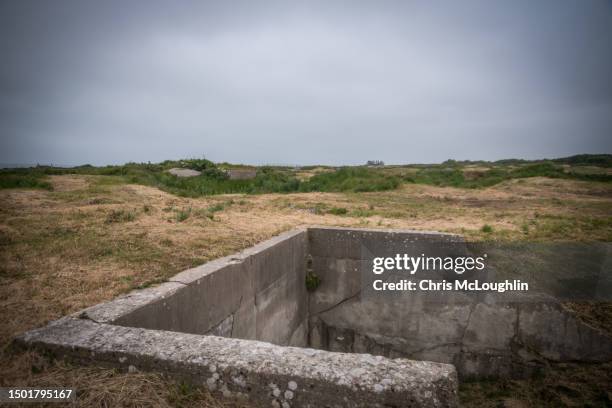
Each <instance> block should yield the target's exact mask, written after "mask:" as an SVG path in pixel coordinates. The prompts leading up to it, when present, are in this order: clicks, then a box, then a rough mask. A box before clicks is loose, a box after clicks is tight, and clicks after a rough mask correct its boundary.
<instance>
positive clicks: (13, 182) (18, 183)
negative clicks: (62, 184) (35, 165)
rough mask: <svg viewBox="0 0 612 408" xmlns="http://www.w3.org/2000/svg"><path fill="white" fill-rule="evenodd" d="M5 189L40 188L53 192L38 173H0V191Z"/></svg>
mask: <svg viewBox="0 0 612 408" xmlns="http://www.w3.org/2000/svg"><path fill="white" fill-rule="evenodd" d="M5 188H42V189H44V190H53V187H52V186H51V183H49V182H48V181H45V180H44V174H42V173H38V172H34V171H32V172H11V171H2V172H0V189H5Z"/></svg>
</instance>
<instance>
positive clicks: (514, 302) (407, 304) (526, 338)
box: [309, 228, 612, 378]
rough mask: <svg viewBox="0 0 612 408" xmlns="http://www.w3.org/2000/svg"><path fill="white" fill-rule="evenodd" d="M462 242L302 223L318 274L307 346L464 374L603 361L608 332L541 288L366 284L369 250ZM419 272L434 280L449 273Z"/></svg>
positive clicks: (438, 248)
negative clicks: (486, 290)
mask: <svg viewBox="0 0 612 408" xmlns="http://www.w3.org/2000/svg"><path fill="white" fill-rule="evenodd" d="M462 242H463V241H462V238H461V237H459V236H453V235H445V234H436V233H431V234H430V233H420V232H406V231H375V230H347V229H341V228H311V229H309V248H310V256H311V257H312V269H313V272H314V273H316V274H317V275H319V276H320V277H321V279H322V283H321V286H320V287H319V288H318V289H317V290H316V291H315V292H314V293H312V294H311V296H310V297H309V345H310V346H311V347H316V348H321V349H325V350H331V351H343V352H354V353H370V354H376V355H382V356H387V357H391V358H397V357H405V358H411V359H416V360H427V361H438V362H443V363H451V364H454V365H455V366H456V367H457V370H458V372H459V375H460V376H461V377H464V378H468V377H471V378H483V377H499V376H515V377H523V376H526V375H529V374H531V373H532V371H533V370H534V369H536V368H538V367H539V366H541V365H543V364H545V363H546V362H547V361H584V362H601V361H611V360H612V339H611V338H610V336H609V335H607V334H605V333H602V332H600V331H598V330H596V329H594V328H591V327H590V326H588V325H586V324H584V323H583V322H581V321H579V320H578V319H577V318H576V317H574V316H573V315H572V314H571V313H568V312H567V311H565V310H564V309H563V307H562V306H561V304H559V302H557V301H556V300H555V299H553V298H550V297H547V296H542V295H538V294H529V295H527V294H524V295H519V296H494V295H492V294H483V293H482V292H480V293H457V292H420V291H419V292H410V293H406V292H404V293H397V294H386V293H385V294H382V293H380V292H379V293H375V294H372V293H367V289H369V285H370V284H371V280H368V279H370V278H372V276H373V274H372V272H371V259H372V255H374V254H375V256H377V257H378V256H394V255H395V254H398V253H399V254H403V253H409V254H416V255H418V254H421V253H425V254H427V255H428V256H437V255H443V256H446V255H448V253H449V252H455V253H456V254H457V253H460V252H461V251H463V250H465V246H464V245H462ZM427 273H428V277H431V278H433V279H435V280H440V279H453V278H456V277H457V276H456V275H455V276H454V277H453V276H449V275H448V274H446V273H440V272H431V273H430V272H427ZM452 274H453V273H452V272H451V275H452ZM468 275H469V274H464V275H462V276H461V278H462V279H463V278H470V276H468ZM471 277H472V278H473V277H474V276H471ZM495 295H496V294H495Z"/></svg>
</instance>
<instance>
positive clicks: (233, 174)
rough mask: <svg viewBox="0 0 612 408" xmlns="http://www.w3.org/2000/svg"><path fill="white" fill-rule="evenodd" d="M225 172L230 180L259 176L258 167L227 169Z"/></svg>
mask: <svg viewBox="0 0 612 408" xmlns="http://www.w3.org/2000/svg"><path fill="white" fill-rule="evenodd" d="M225 172H226V173H227V176H228V177H229V179H230V180H249V179H254V178H255V177H256V176H257V169H227V170H226V171H225Z"/></svg>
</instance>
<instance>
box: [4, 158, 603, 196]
mask: <svg viewBox="0 0 612 408" xmlns="http://www.w3.org/2000/svg"><path fill="white" fill-rule="evenodd" d="M611 157H612V156H611V155H581V156H575V157H572V158H565V159H554V160H552V161H539V162H528V161H524V160H505V161H498V162H457V161H453V160H447V161H446V162H444V163H442V164H433V165H409V166H391V167H381V168H369V167H364V166H355V167H341V168H339V169H336V170H334V171H329V172H324V173H319V174H316V175H314V176H312V177H311V178H310V179H308V180H303V181H301V180H299V179H298V178H297V177H296V172H295V170H294V169H292V168H289V167H280V166H275V167H273V166H263V167H259V168H257V173H256V176H255V178H253V179H249V180H230V179H229V178H228V176H227V174H226V173H225V171H224V170H223V169H225V168H229V167H237V166H232V165H230V164H227V163H223V164H220V165H216V164H215V163H213V162H211V161H209V160H206V159H186V160H176V161H169V160H167V161H164V162H161V163H127V164H124V165H120V166H103V167H94V166H90V165H84V166H79V167H73V168H58V167H45V166H39V167H35V168H23V169H9V170H0V188H44V189H48V190H51V189H52V186H51V184H50V183H49V182H48V181H46V180H45V177H46V176H47V175H56V174H81V175H96V176H101V177H99V180H98V181H97V182H96V188H99V189H101V190H102V189H104V188H105V187H107V186H112V185H114V184H121V183H135V184H142V185H148V186H153V187H157V188H160V189H162V190H164V191H167V192H170V193H172V194H176V195H179V196H185V197H199V196H206V195H214V194H234V193H238V194H264V193H291V192H310V191H320V192H356V193H359V192H376V191H386V190H393V189H395V188H397V187H398V186H399V185H400V184H401V183H416V184H427V185H434V186H450V187H458V188H484V187H489V186H492V185H495V184H498V183H501V182H503V181H506V180H511V179H522V178H528V177H549V178H562V179H574V180H586V181H599V182H610V181H612V175H610V174H608V171H607V170H606V168H608V167H609V166H608V165H609V163H610V162H611V161H612V159H611ZM560 160H561V161H560ZM563 160H565V161H563ZM568 163H570V164H568ZM473 164H477V165H479V166H481V167H484V168H485V170H484V171H471V170H470V168H467V169H466V167H465V166H466V165H473ZM595 165H601V166H603V167H596V166H595ZM173 167H181V168H190V169H195V170H199V171H201V172H202V174H201V175H200V176H196V177H177V176H174V175H172V174H169V173H168V172H167V170H169V169H170V168H173ZM303 169H304V168H303ZM464 170H465V171H464ZM467 170H470V171H467Z"/></svg>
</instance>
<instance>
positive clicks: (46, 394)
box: [0, 387, 76, 402]
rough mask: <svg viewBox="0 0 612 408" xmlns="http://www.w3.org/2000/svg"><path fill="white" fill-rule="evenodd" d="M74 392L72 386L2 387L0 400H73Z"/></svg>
mask: <svg viewBox="0 0 612 408" xmlns="http://www.w3.org/2000/svg"><path fill="white" fill-rule="evenodd" d="M75 394H76V392H75V390H74V389H72V388H30V387H3V388H0V402H27V401H45V402H54V401H57V402H62V401H69V400H74V399H75Z"/></svg>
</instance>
